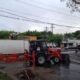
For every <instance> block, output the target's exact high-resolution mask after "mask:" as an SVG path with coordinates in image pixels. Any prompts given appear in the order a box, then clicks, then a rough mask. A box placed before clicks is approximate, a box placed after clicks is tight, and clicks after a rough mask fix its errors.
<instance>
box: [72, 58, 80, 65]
mask: <svg viewBox="0 0 80 80" xmlns="http://www.w3.org/2000/svg"><path fill="white" fill-rule="evenodd" d="M71 62H72V63H76V64H80V61H78V60H74V59H71Z"/></svg>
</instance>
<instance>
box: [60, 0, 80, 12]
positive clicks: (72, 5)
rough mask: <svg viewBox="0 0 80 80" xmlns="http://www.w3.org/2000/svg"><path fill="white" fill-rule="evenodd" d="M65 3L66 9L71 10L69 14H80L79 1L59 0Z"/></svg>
mask: <svg viewBox="0 0 80 80" xmlns="http://www.w3.org/2000/svg"><path fill="white" fill-rule="evenodd" d="M61 1H66V5H67V7H69V8H70V9H71V12H75V11H78V12H80V0H61Z"/></svg>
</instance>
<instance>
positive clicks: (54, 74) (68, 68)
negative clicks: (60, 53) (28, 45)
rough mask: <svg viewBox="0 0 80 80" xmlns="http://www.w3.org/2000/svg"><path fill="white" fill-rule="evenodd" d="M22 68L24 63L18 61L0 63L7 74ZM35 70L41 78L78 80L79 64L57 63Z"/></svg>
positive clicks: (12, 73) (0, 67)
mask: <svg viewBox="0 0 80 80" xmlns="http://www.w3.org/2000/svg"><path fill="white" fill-rule="evenodd" d="M22 69H24V64H23V63H21V62H18V63H0V70H3V71H4V72H6V73H7V74H9V75H14V76H15V74H16V73H17V72H19V71H20V70H22ZM35 70H36V72H37V73H38V74H39V75H40V78H41V79H43V80H80V64H76V63H70V64H59V65H53V66H51V67H36V68H35Z"/></svg>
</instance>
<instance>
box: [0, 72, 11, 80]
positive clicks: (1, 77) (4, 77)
mask: <svg viewBox="0 0 80 80" xmlns="http://www.w3.org/2000/svg"><path fill="white" fill-rule="evenodd" d="M0 80H12V79H11V78H10V77H9V76H7V74H3V73H1V72H0Z"/></svg>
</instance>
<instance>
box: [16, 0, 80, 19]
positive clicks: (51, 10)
mask: <svg viewBox="0 0 80 80" xmlns="http://www.w3.org/2000/svg"><path fill="white" fill-rule="evenodd" d="M15 1H18V2H20V3H22V4H25V5H26V4H27V5H29V6H33V7H36V8H40V9H43V10H47V11H50V12H54V13H58V14H63V15H67V16H70V17H71V16H73V17H75V18H79V19H80V17H79V16H74V15H70V14H66V13H64V12H60V11H56V10H53V9H48V8H45V7H41V6H39V5H35V4H31V3H28V2H25V1H22V0H15Z"/></svg>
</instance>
